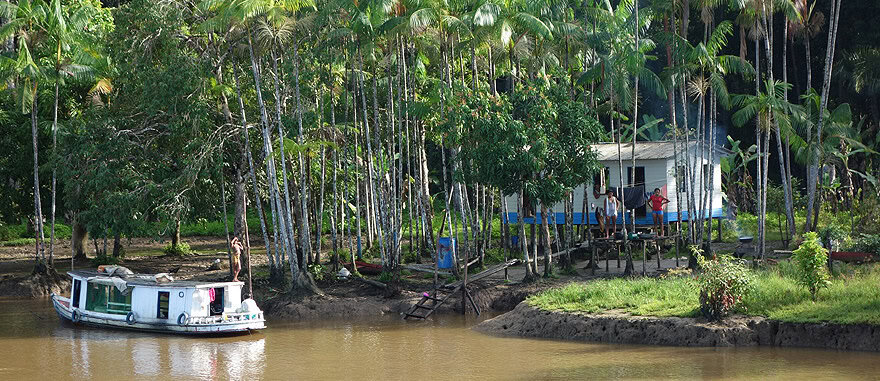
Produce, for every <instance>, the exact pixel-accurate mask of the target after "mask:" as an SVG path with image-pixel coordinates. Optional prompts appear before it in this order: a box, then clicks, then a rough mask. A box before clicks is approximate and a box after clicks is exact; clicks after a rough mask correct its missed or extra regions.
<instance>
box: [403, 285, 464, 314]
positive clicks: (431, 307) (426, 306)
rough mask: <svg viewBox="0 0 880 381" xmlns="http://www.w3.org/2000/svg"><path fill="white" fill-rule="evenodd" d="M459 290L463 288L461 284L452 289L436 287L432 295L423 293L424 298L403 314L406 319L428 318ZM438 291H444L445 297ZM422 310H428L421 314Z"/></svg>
mask: <svg viewBox="0 0 880 381" xmlns="http://www.w3.org/2000/svg"><path fill="white" fill-rule="evenodd" d="M459 290H461V286H458V287H456V288H454V289H452V290H450V289H448V288H443V287H441V288H438V289H435V290H434V291H433V292H432V293H431V294H430V295H428V294H423V295H422V299H421V300H419V302H418V303H416V304H415V305H413V306H412V308H410V309H409V311H408V312H407V313H406V314H405V315H404V316H403V318H404V320H405V319H409V318H415V319H427V318H428V316H431V314H433V313H434V311H436V310H437V307H440V306H441V305H442V304H443V303H444V302H446V299H449V297H450V296H452V295H453V294H455V293H456V292H458V291H459ZM438 291H439V292H443V293H445V294H446V295H444V296H443V297H438V295H437V292H438ZM429 302H430V303H429ZM420 311H426V312H424V313H422V314H420V313H418V312H420Z"/></svg>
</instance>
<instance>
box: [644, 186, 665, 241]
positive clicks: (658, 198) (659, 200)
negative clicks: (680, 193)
mask: <svg viewBox="0 0 880 381" xmlns="http://www.w3.org/2000/svg"><path fill="white" fill-rule="evenodd" d="M648 202H649V203H650V204H651V210H652V213H651V214H652V215H653V217H654V229H655V231H657V232H658V233H657V234H658V235H659V236H661V237H662V236H664V234H663V205H666V204H668V203H669V199H668V198H666V197H663V195H662V194H660V188H654V194H652V195H651V197H650V198H649V199H648Z"/></svg>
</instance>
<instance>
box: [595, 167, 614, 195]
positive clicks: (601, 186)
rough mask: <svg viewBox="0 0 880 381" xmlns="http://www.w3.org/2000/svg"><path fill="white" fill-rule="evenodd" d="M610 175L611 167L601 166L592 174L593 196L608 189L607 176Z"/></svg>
mask: <svg viewBox="0 0 880 381" xmlns="http://www.w3.org/2000/svg"><path fill="white" fill-rule="evenodd" d="M609 177H611V168H608V167H603V168H602V170H601V171H599V172H598V173H596V174H595V175H593V193H594V197H595V198H599V195H601V194H603V193H605V192H606V190H607V189H608V178H609Z"/></svg>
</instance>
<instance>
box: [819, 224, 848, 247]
mask: <svg viewBox="0 0 880 381" xmlns="http://www.w3.org/2000/svg"><path fill="white" fill-rule="evenodd" d="M847 230H848V229H847V228H845V227H843V226H840V225H837V224H828V225H826V226H825V227H824V228H822V229H819V238H821V242H822V243H823V244H830V243H832V241H833V242H834V244H836V245H837V246H840V247H846V246H848V242H847V240H848V239H849V234H848V232H847ZM828 249H831V247H828Z"/></svg>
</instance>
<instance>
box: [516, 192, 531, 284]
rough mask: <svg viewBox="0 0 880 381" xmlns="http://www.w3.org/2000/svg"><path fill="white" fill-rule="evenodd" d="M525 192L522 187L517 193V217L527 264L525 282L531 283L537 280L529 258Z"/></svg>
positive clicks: (520, 241)
mask: <svg viewBox="0 0 880 381" xmlns="http://www.w3.org/2000/svg"><path fill="white" fill-rule="evenodd" d="M524 192H525V190H524V189H523V187H522V186H520V188H519V192H517V199H516V200H517V204H516V211H517V217H518V218H517V224H518V225H519V245H520V247H521V248H522V253H523V259H524V260H525V262H526V263H525V265H526V266H525V267H526V276H525V277H524V278H523V282H531V281H533V280H535V272H534V270H533V269H532V261H531V259H530V258H529V248H528V242H529V240H528V239H526V221H525V217H524V216H525V205H523V204H524V197H525V196H524ZM532 226H534V224H532Z"/></svg>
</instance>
